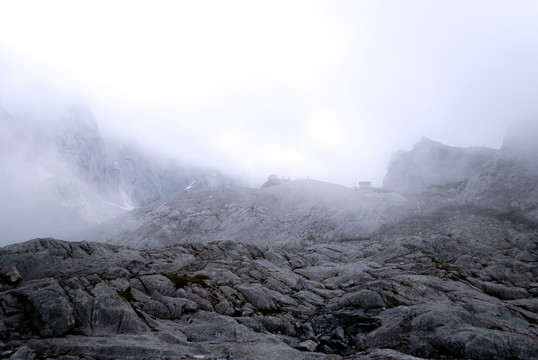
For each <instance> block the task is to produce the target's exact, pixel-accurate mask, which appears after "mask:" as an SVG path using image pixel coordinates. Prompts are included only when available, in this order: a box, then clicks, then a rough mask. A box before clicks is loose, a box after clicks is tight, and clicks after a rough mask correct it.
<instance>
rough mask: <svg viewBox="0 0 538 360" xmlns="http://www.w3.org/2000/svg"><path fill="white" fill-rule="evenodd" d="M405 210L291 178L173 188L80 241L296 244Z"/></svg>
mask: <svg viewBox="0 0 538 360" xmlns="http://www.w3.org/2000/svg"><path fill="white" fill-rule="evenodd" d="M410 209H411V203H410V202H409V201H408V200H407V199H405V198H404V197H403V196H401V195H398V194H394V193H384V192H377V191H373V190H366V191H362V190H361V191H356V190H353V189H350V188H347V187H344V186H340V185H335V184H330V183H324V182H320V181H315V180H299V181H289V182H283V183H281V184H280V185H276V186H270V187H262V188H259V189H251V188H230V189H218V190H197V191H186V192H180V193H177V194H174V195H173V196H170V197H168V198H166V199H163V200H161V201H158V202H156V203H153V204H150V205H149V206H147V207H143V208H140V209H138V210H135V211H132V212H130V213H128V214H125V215H123V216H120V217H118V218H117V219H114V220H112V221H111V222H109V223H106V224H103V225H101V226H100V227H99V229H98V230H96V231H94V232H90V233H88V232H85V233H84V234H83V235H82V239H84V240H93V241H103V242H107V243H113V244H121V245H128V246H131V247H137V248H157V247H163V246H168V245H173V244H179V243H186V242H197V243H207V242H212V241H225V240H233V241H235V242H244V243H251V244H258V245H270V246H276V245H280V246H282V245H287V246H296V247H298V246H300V244H303V245H304V244H308V243H312V242H321V241H331V240H339V239H342V238H349V239H354V238H359V237H368V236H370V235H371V234H373V233H374V232H375V231H377V230H378V229H379V228H381V227H382V226H384V225H385V226H386V225H388V224H391V223H394V222H395V221H398V220H399V219H402V218H403V217H405V216H406V215H407V214H408V213H409V211H410Z"/></svg>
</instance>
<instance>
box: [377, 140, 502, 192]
mask: <svg viewBox="0 0 538 360" xmlns="http://www.w3.org/2000/svg"><path fill="white" fill-rule="evenodd" d="M494 153H495V150H494V149H490V148H487V147H468V148H460V147H454V146H449V145H444V144H441V143H440V142H437V141H433V140H430V139H428V138H427V137H422V139H421V140H420V141H419V142H418V143H417V144H415V145H414V146H413V148H412V149H411V150H410V151H399V152H397V153H396V154H395V155H394V156H393V158H392V159H391V161H390V163H389V165H388V170H387V174H386V175H385V178H384V179H383V187H385V188H386V189H388V190H392V191H395V192H398V193H402V194H416V193H420V192H423V191H426V190H427V189H428V187H429V186H431V185H434V184H438V185H443V184H446V183H450V182H458V181H462V180H465V179H466V178H469V177H470V176H472V175H473V174H474V173H476V171H477V170H478V169H480V167H481V166H482V165H483V164H484V163H485V162H486V161H487V160H488V159H489V158H490V157H491V156H492V155H493V154H494Z"/></svg>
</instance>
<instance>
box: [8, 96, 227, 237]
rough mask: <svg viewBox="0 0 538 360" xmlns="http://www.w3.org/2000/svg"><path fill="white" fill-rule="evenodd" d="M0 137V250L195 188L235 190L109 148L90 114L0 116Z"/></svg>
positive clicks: (214, 177)
mask: <svg viewBox="0 0 538 360" xmlns="http://www.w3.org/2000/svg"><path fill="white" fill-rule="evenodd" d="M0 130H1V132H0V140H1V144H0V169H1V170H2V178H1V179H0V185H1V186H0V195H1V197H2V199H3V202H2V204H0V225H1V226H2V229H3V231H4V233H3V238H2V240H0V244H6V243H9V242H15V241H23V240H26V239H28V238H32V237H36V236H43V235H49V236H52V235H54V236H60V237H66V236H69V234H71V233H73V232H75V231H80V230H81V229H85V228H87V226H89V225H94V224H98V223H101V222H103V221H106V220H109V219H111V218H113V217H115V216H118V215H119V214H122V213H124V212H125V211H127V210H131V209H133V208H136V207H139V206H143V205H145V204H148V203H150V202H152V201H155V200H158V199H160V198H162V197H164V196H166V195H169V194H172V193H174V192H176V191H180V190H183V189H184V188H185V187H186V186H188V185H189V184H191V183H192V182H193V181H194V184H193V188H218V187H223V186H231V185H233V184H234V183H235V181H233V180H230V179H229V178H227V177H225V176H223V175H222V174H220V173H219V172H217V171H215V170H210V169H201V168H193V167H182V166H179V165H177V164H174V163H172V162H169V163H165V162H163V161H160V160H156V159H152V158H151V157H149V156H146V155H143V154H142V153H141V152H140V151H139V150H137V149H135V148H132V147H129V148H128V147H121V146H119V145H116V144H114V143H111V142H107V141H105V140H104V139H103V138H102V137H101V134H100V133H99V129H98V127H97V123H96V121H95V119H94V118H93V116H92V115H91V113H90V112H89V111H87V110H85V109H83V108H81V107H77V106H67V107H65V108H62V109H61V110H55V111H53V112H51V113H47V114H45V115H43V118H40V117H37V116H34V117H31V116H14V115H11V114H9V113H7V112H6V111H4V110H0Z"/></svg>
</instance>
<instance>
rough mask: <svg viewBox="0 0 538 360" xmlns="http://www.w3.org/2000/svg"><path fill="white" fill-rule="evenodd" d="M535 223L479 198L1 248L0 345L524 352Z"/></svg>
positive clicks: (349, 354) (29, 355)
mask: <svg viewBox="0 0 538 360" xmlns="http://www.w3.org/2000/svg"><path fill="white" fill-rule="evenodd" d="M537 238H538V227H537V226H536V225H535V224H533V223H530V222H528V221H526V220H525V219H524V218H521V217H519V216H518V215H517V214H512V215H510V216H509V214H504V215H500V214H498V213H493V212H487V211H484V210H481V209H478V208H472V207H467V208H465V209H464V210H463V209H461V208H453V209H445V210H444V211H443V212H442V213H439V214H438V216H436V217H420V216H417V217H412V218H408V219H407V220H404V221H402V222H399V223H398V224H395V225H393V226H387V227H385V228H384V229H383V231H382V232H380V233H378V234H377V235H376V236H374V237H372V238H371V239H362V240H359V239H357V240H356V241H349V242H335V243H332V244H311V245H310V246H308V247H304V248H291V249H290V248H284V247H267V246H259V245H258V246H255V245H251V244H244V243H239V242H232V241H223V242H213V243H208V244H200V243H190V244H181V245H173V246H170V247H167V248H163V249H148V250H135V249H131V248H127V247H120V246H112V245H105V244H100V243H92V242H79V243H73V242H64V241H59V240H53V239H36V240H32V241H29V242H26V243H22V244H16V245H10V246H7V247H4V248H2V249H0V264H1V269H0V275H1V276H0V279H1V285H0V351H1V352H2V354H3V355H2V356H4V357H9V356H12V357H13V358H22V359H33V358H36V359H37V358H39V359H46V358H58V359H83V358H85V359H89V358H92V359H114V358H119V357H121V358H126V359H140V358H147V357H151V358H154V359H165V358H184V359H194V358H218V359H256V358H259V359H262V358H264V359H282V358H294V359H342V358H346V359H381V358H382V359H421V358H452V359H462V358H465V359H533V358H534V357H535V355H536V354H537V353H538V326H537V324H538V302H537V301H536V297H537V296H538V271H537V269H538V267H537V266H536V265H537V260H538V248H537V246H538V245H537Z"/></svg>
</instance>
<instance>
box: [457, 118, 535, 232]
mask: <svg viewBox="0 0 538 360" xmlns="http://www.w3.org/2000/svg"><path fill="white" fill-rule="evenodd" d="M536 139H538V118H534V119H529V120H527V121H524V122H521V123H518V124H515V125H513V126H512V127H511V128H510V129H509V130H508V131H507V134H506V137H505V139H504V142H503V146H502V147H501V149H500V150H499V151H497V152H496V153H495V154H494V156H493V157H492V158H491V159H489V160H488V161H487V162H486V163H485V164H484V166H483V167H482V168H480V169H479V171H477V172H476V173H475V174H474V176H472V177H471V178H470V179H469V183H468V184H467V186H466V188H465V190H464V192H463V194H462V197H463V198H464V199H465V200H466V201H469V202H474V203H478V204H480V205H481V206H484V207H489V208H494V209H498V210H503V211H507V210H517V211H521V212H523V213H524V214H525V215H526V216H527V217H528V218H529V219H531V220H534V221H538V142H537V141H536Z"/></svg>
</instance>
